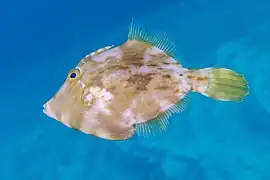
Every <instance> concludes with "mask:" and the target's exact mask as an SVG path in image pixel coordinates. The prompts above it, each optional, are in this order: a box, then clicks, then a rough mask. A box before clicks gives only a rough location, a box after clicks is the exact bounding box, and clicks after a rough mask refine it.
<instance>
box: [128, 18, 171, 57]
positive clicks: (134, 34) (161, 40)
mask: <svg viewBox="0 0 270 180" xmlns="http://www.w3.org/2000/svg"><path fill="white" fill-rule="evenodd" d="M135 21H136V20H135V19H134V18H132V21H131V25H130V29H129V33H128V40H137V41H142V42H144V43H146V44H150V45H152V46H155V47H157V48H159V49H161V50H162V51H163V52H165V53H166V54H168V55H169V56H171V57H174V56H175V53H176V47H175V45H174V42H173V41H171V40H170V39H169V38H168V36H167V34H166V33H165V32H164V33H161V32H160V33H157V34H156V35H149V34H147V32H146V30H145V29H144V28H142V27H139V25H138V23H136V22H135Z"/></svg>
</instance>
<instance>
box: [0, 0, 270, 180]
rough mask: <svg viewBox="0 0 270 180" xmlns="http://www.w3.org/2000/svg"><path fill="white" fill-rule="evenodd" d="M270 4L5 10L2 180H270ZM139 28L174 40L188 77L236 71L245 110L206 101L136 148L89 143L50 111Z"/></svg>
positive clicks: (13, 4) (34, 4) (23, 4)
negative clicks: (58, 95) (76, 74)
mask: <svg viewBox="0 0 270 180" xmlns="http://www.w3.org/2000/svg"><path fill="white" fill-rule="evenodd" d="M269 6H270V1H266V0H219V1H216V0H205V1H203V0H182V1H180V0H179V1H176V0H163V1H162V0H155V1H150V0H148V1H147V0H136V1H120V0H114V1H109V0H106V1H87V0H82V1H70V0H67V1H52V0H46V1H45V0H39V1H37V0H35V1H34V0H26V1H19V0H17V1H15V0H9V1H0V46H1V48H0V60H1V85H0V86H1V89H0V96H1V101H0V103H1V108H0V114H1V117H0V122H1V123H0V127H1V131H0V180H86V179H87V180H107V179H110V180H127V179H128V180H270V116H269V113H270V93H269V90H270V84H269V83H270V82H269V78H270V70H269V68H270V33H269V32H270V10H269ZM131 17H135V18H136V19H137V20H138V21H140V22H141V23H142V24H143V25H144V26H145V28H147V29H148V30H150V31H154V32H156V31H166V32H167V33H168V34H169V36H170V37H171V39H173V40H174V41H175V44H176V46H177V49H178V54H177V56H178V58H179V59H181V62H182V64H183V65H184V66H186V67H194V68H203V67H208V66H215V67H227V68H232V69H234V70H236V71H238V72H240V73H243V74H245V75H246V78H247V79H248V81H249V82H250V86H251V92H250V95H249V96H248V97H247V98H246V101H245V102H244V103H241V104H235V103H224V102H218V101H214V100H212V99H208V98H206V97H203V96H201V95H199V94H195V95H194V96H193V99H192V100H191V101H190V102H189V106H188V109H187V110H186V111H185V112H184V113H182V114H180V115H178V116H174V117H173V118H172V119H171V125H170V128H169V131H168V132H167V133H163V134H161V135H158V136H157V137H151V138H149V139H148V140H139V139H137V138H136V137H134V138H133V139H131V140H128V141H124V142H116V141H114V142H113V141H105V140H102V139H98V138H95V137H93V136H87V135H85V134H82V133H78V132H76V131H74V130H72V129H69V128H66V127H65V126H64V125H62V124H60V123H58V122H57V121H54V120H52V119H50V118H48V117H46V116H45V115H44V114H43V113H42V105H43V103H44V102H45V101H46V100H48V98H49V97H51V96H52V95H53V94H54V93H55V91H56V90H58V88H59V86H60V85H61V84H62V82H63V80H64V79H65V76H66V73H67V71H68V70H69V69H71V68H73V67H74V66H75V65H76V64H77V63H78V61H79V59H80V58H82V57H83V56H85V55H86V54H88V53H89V52H91V51H93V50H96V49H97V48H100V47H103V46H105V45H110V44H119V43H121V42H123V41H124V40H126V38H127V32H128V27H129V23H130V21H131Z"/></svg>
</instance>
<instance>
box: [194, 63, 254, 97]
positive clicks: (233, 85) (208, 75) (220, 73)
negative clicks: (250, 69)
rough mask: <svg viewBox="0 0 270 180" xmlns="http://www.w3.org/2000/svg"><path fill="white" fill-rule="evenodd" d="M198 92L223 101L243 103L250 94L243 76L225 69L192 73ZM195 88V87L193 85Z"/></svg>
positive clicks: (206, 69)
mask: <svg viewBox="0 0 270 180" xmlns="http://www.w3.org/2000/svg"><path fill="white" fill-rule="evenodd" d="M191 76H193V80H192V82H193V84H194V83H195V85H196V86H195V87H197V90H196V89H194V91H196V92H200V93H201V94H203V95H205V96H207V97H211V98H214V99H217V100H221V101H238V102H239V101H243V99H244V97H245V96H247V95H248V93H249V87H248V82H247V81H246V79H245V78H244V76H243V75H240V74H238V73H236V72H234V71H232V70H230V69H225V68H205V69H200V70H195V71H193V72H192V73H191ZM192 86H193V87H194V85H192Z"/></svg>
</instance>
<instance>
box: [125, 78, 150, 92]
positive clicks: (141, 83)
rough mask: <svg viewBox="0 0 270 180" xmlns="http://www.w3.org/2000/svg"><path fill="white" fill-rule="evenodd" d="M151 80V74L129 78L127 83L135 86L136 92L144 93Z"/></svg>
mask: <svg viewBox="0 0 270 180" xmlns="http://www.w3.org/2000/svg"><path fill="white" fill-rule="evenodd" d="M152 79H153V77H152V76H151V74H145V75H140V74H135V75H133V76H130V77H129V79H128V80H127V81H128V82H129V83H131V84H134V85H136V86H137V87H136V89H137V90H138V91H146V90H147V88H146V86H147V85H148V84H149V82H150V81H151V80H152Z"/></svg>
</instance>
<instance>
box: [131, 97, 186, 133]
mask: <svg viewBox="0 0 270 180" xmlns="http://www.w3.org/2000/svg"><path fill="white" fill-rule="evenodd" d="M189 99H190V96H189V95H186V96H185V97H184V98H183V99H181V100H180V101H179V102H178V103H177V104H175V105H173V106H172V107H170V108H169V109H167V110H166V111H164V112H163V113H161V114H159V115H158V116H157V117H156V118H154V119H151V120H149V121H146V122H144V123H138V124H136V133H137V135H138V136H142V137H148V136H149V135H155V134H156V133H158V132H165V131H167V129H168V126H169V118H170V117H171V116H172V115H173V114H174V113H181V112H183V111H184V110H185V109H186V107H187V103H188V100H189Z"/></svg>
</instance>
